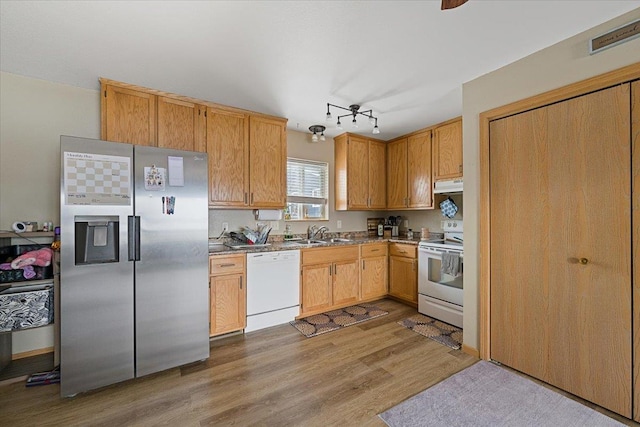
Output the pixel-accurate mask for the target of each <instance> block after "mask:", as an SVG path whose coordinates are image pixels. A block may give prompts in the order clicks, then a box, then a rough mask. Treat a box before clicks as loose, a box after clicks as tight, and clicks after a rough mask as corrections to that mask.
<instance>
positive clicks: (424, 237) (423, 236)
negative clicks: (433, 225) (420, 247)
mask: <svg viewBox="0 0 640 427" xmlns="http://www.w3.org/2000/svg"><path fill="white" fill-rule="evenodd" d="M420 238H421V239H422V240H428V239H429V229H428V228H427V227H422V228H421V229H420Z"/></svg>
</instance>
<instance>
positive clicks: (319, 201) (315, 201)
mask: <svg viewBox="0 0 640 427" xmlns="http://www.w3.org/2000/svg"><path fill="white" fill-rule="evenodd" d="M290 162H293V163H296V164H297V165H305V164H307V165H316V166H320V167H322V168H323V173H324V186H325V188H324V196H325V197H311V196H294V195H289V185H288V183H289V163H290ZM289 204H300V205H323V206H324V209H323V210H324V213H325V215H324V216H322V217H303V218H291V216H290V213H289ZM302 211H303V212H304V211H305V210H304V209H302ZM328 220H329V162H323V161H318V160H309V159H301V158H298V157H287V200H286V208H285V221H295V222H300V221H328Z"/></svg>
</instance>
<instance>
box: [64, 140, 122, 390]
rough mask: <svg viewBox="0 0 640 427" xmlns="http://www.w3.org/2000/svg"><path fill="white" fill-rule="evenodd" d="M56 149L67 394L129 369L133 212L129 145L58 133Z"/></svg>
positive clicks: (105, 381) (110, 380) (111, 380)
mask: <svg viewBox="0 0 640 427" xmlns="http://www.w3.org/2000/svg"><path fill="white" fill-rule="evenodd" d="M60 154H61V174H60V175H61V179H60V225H61V230H62V232H61V235H60V240H61V242H60V243H61V245H60V295H59V296H58V295H57V296H56V298H59V299H60V370H61V387H60V394H61V395H62V396H70V395H74V394H76V393H79V392H83V391H86V390H91V389H94V388H98V387H101V386H105V385H108V384H113V383H116V382H119V381H123V380H126V379H129V378H133V376H134V336H133V334H134V329H133V326H134V320H133V308H134V307H133V264H134V263H133V262H129V261H127V259H128V257H127V254H128V253H127V252H128V251H127V245H126V242H127V237H128V228H127V218H128V217H129V216H130V215H133V197H132V196H133V186H132V185H131V183H132V178H133V148H132V146H131V145H129V144H121V143H114V142H105V141H98V140H92V139H84V138H75V137H67V136H62V137H61V138H60ZM109 224H111V228H110V226H109ZM116 225H117V226H116ZM115 242H118V243H119V244H118V245H117V246H114V244H115Z"/></svg>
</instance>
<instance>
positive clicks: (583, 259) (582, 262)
mask: <svg viewBox="0 0 640 427" xmlns="http://www.w3.org/2000/svg"><path fill="white" fill-rule="evenodd" d="M578 262H579V263H580V264H582V265H587V264H589V259H588V258H580V259H579V260H578Z"/></svg>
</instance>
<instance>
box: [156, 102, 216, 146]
mask: <svg viewBox="0 0 640 427" xmlns="http://www.w3.org/2000/svg"><path fill="white" fill-rule="evenodd" d="M204 111H205V110H204V107H202V106H200V105H198V104H194V103H192V102H185V101H181V100H179V99H174V98H167V97H164V96H159V97H158V147H163V148H173V149H176V150H188V151H205V149H206V147H205V146H204V143H203V142H204V139H205V138H206V135H205V133H206V121H205V119H204Z"/></svg>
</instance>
